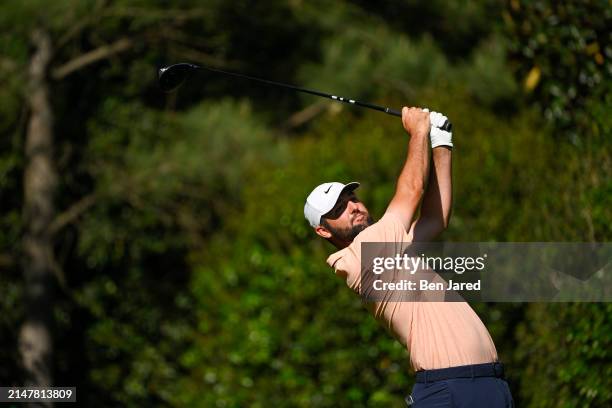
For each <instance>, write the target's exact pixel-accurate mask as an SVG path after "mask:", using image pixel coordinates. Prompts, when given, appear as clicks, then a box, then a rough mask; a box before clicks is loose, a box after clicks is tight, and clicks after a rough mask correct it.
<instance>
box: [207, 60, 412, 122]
mask: <svg viewBox="0 0 612 408" xmlns="http://www.w3.org/2000/svg"><path fill="white" fill-rule="evenodd" d="M196 67H197V68H198V69H205V70H207V71H212V72H218V73H221V74H226V75H232V76H235V77H239V78H244V79H250V80H252V81H257V82H263V83H265V84H268V85H274V86H279V87H282V88H289V89H293V90H294V91H298V92H303V93H307V94H311V95H316V96H322V97H324V98H329V99H332V100H334V101H340V102H344V103H350V104H351V105H357V106H362V107H364V108H369V109H374V110H377V111H380V112H385V113H388V114H389V115H393V116H399V117H401V116H402V113H401V112H399V111H396V110H394V109H391V108H387V107H385V106H380V105H375V104H373V103H368V102H361V101H356V100H354V99H350V98H344V97H342V96H336V95H331V94H327V93H325V92H320V91H315V90H313V89H306V88H301V87H299V86H294V85H288V84H283V83H281V82H275V81H269V80H267V79H261V78H255V77H252V76H249V75H244V74H238V73H235V72H228V71H223V70H220V69H216V68H210V67H205V66H201V65H196Z"/></svg>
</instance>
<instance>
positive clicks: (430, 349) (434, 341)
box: [304, 107, 514, 408]
mask: <svg viewBox="0 0 612 408" xmlns="http://www.w3.org/2000/svg"><path fill="white" fill-rule="evenodd" d="M445 121H446V117H445V116H443V115H442V114H440V113H437V112H431V113H430V112H428V111H427V110H422V109H419V108H407V107H404V108H403V109H402V123H403V126H404V129H405V130H406V131H407V132H408V133H409V134H410V141H409V144H408V157H407V158H406V162H405V163H404V166H403V168H402V170H401V173H400V175H399V178H398V180H397V186H396V189H395V194H394V196H393V198H392V199H391V202H390V203H389V206H388V207H387V210H386V212H385V214H384V215H383V216H382V218H381V219H380V220H379V221H378V222H374V221H373V219H372V217H371V216H370V214H369V212H368V209H367V208H366V207H365V205H364V204H363V203H361V202H360V201H359V200H358V198H357V196H356V195H355V189H356V188H357V187H358V186H359V183H354V182H353V183H348V184H342V183H338V182H331V183H324V184H321V185H319V186H317V187H316V188H315V189H314V190H313V191H312V192H311V193H310V195H309V196H308V198H307V200H306V204H305V206H304V215H305V217H306V219H307V220H308V222H309V223H310V225H311V226H312V227H313V228H314V230H315V232H316V234H317V235H319V236H321V237H323V238H325V239H326V240H328V241H329V242H330V243H331V244H333V245H334V246H335V247H336V248H338V251H337V252H335V253H333V254H331V255H330V256H329V258H328V259H327V263H328V264H329V266H330V267H332V268H333V269H334V271H335V273H336V275H338V276H340V277H341V278H343V279H345V280H346V283H347V285H348V286H349V287H350V288H351V289H353V290H354V291H356V292H357V293H360V292H361V287H360V284H361V278H360V275H361V243H362V242H395V243H399V244H406V243H410V242H417V241H421V242H425V241H431V240H432V239H433V238H435V237H436V236H437V235H438V234H440V233H441V232H442V231H443V230H444V229H445V228H446V226H447V225H448V222H449V218H450V211H451V200H452V191H451V190H452V189H451V151H452V134H451V133H449V132H446V131H444V130H442V129H440V128H441V127H442V125H443V124H444V122H445ZM430 144H431V147H432V150H433V153H432V156H433V166H432V168H431V172H430V168H429V160H430V159H429V157H430V152H429V146H430ZM428 176H429V177H428ZM421 202H422V203H421ZM419 205H420V213H419V214H420V215H419V216H418V218H417V217H415V215H416V214H417V210H418V208H419ZM415 218H416V219H415ZM370 308H371V309H370ZM368 309H370V310H371V311H372V312H373V313H374V316H375V317H376V318H377V319H379V320H381V321H382V322H383V323H384V324H385V326H386V327H388V328H389V329H390V330H391V332H392V333H393V334H394V335H395V337H396V338H397V339H398V340H399V341H400V342H401V343H402V345H404V346H405V347H406V348H407V350H408V352H409V354H410V363H411V366H412V367H413V369H414V370H415V372H416V383H415V385H414V388H413V389H412V394H411V395H409V396H408V397H406V402H407V403H408V405H411V404H414V406H416V407H470V408H479V407H483V408H484V407H487V408H496V407H513V406H514V403H513V400H512V396H511V395H510V390H509V388H508V384H507V383H506V381H505V380H504V379H503V376H504V373H503V366H502V365H501V363H499V361H498V358H497V351H496V350H495V345H494V344H493V340H492V339H491V336H490V335H489V332H488V331H487V329H486V327H485V326H484V324H483V323H482V321H481V320H480V318H479V317H478V316H477V315H476V313H475V312H474V310H472V308H471V307H470V306H469V305H468V304H467V303H466V302H389V301H385V300H383V301H381V302H376V304H375V305H371V306H370V305H369V306H368Z"/></svg>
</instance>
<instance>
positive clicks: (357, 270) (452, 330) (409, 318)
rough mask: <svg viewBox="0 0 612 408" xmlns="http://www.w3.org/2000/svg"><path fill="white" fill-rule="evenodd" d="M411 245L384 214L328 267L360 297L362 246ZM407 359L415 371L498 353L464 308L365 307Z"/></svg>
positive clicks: (382, 303)
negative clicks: (374, 244)
mask: <svg viewBox="0 0 612 408" xmlns="http://www.w3.org/2000/svg"><path fill="white" fill-rule="evenodd" d="M362 242H386V243H394V244H393V245H397V247H398V248H400V247H401V245H402V244H408V243H410V242H411V237H410V236H409V235H408V233H407V232H406V230H405V228H404V225H403V224H402V222H401V221H400V220H399V219H398V218H397V216H395V215H394V214H392V213H386V214H385V215H384V216H383V217H382V218H381V219H380V220H379V221H378V222H376V223H375V224H372V225H371V226H369V227H368V228H366V229H364V230H363V231H361V233H359V235H357V237H355V239H354V240H353V242H352V243H351V244H350V245H349V246H348V247H346V248H344V249H342V250H340V251H338V252H335V253H333V254H331V255H330V256H329V257H328V258H327V263H328V264H329V266H331V267H332V268H333V269H334V271H335V273H336V275H338V276H340V277H343V278H345V279H346V284H347V286H349V287H350V288H351V289H353V290H354V291H355V292H357V293H358V294H360V293H361V243H362ZM367 307H368V310H370V311H371V312H372V313H373V314H374V317H375V318H376V319H377V320H379V321H381V322H383V323H384V324H385V326H386V327H387V328H389V329H390V330H391V332H392V333H393V334H394V336H395V337H396V338H397V339H398V340H399V341H400V342H401V343H402V345H404V346H405V347H406V348H407V350H408V353H409V354H410V363H411V365H412V368H413V369H414V370H415V371H418V370H432V369H437V368H447V367H454V366H461V365H470V364H482V363H490V362H495V361H497V351H496V350H495V345H494V344H493V340H492V339H491V336H490V335H489V332H488V331H487V329H486V327H485V326H484V324H483V323H482V321H481V320H480V318H479V317H478V315H476V313H475V312H474V310H473V309H472V308H471V307H470V305H468V304H467V303H466V302H442V301H439V302H432V301H428V302H418V301H410V302H407V301H404V302H397V301H395V302H392V301H386V300H382V301H380V302H370V303H369V304H367Z"/></svg>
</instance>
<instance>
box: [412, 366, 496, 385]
mask: <svg viewBox="0 0 612 408" xmlns="http://www.w3.org/2000/svg"><path fill="white" fill-rule="evenodd" d="M474 377H497V378H504V365H503V364H502V363H485V364H474V365H464V366H457V367H449V368H440V369H436V370H421V371H417V372H416V382H418V383H427V382H432V381H442V380H450V379H452V378H474Z"/></svg>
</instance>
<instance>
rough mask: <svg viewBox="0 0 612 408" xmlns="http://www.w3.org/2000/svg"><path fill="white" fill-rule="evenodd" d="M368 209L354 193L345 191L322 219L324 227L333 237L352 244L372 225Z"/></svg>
mask: <svg viewBox="0 0 612 408" xmlns="http://www.w3.org/2000/svg"><path fill="white" fill-rule="evenodd" d="M373 223H374V221H373V220H372V217H370V213H369V212H368V209H367V208H366V207H365V206H364V205H363V204H362V203H361V201H359V200H358V199H357V196H355V193H354V192H353V191H344V192H342V194H340V197H339V198H338V202H337V203H336V205H335V206H334V208H332V209H331V210H330V211H329V212H328V213H327V214H325V215H324V216H323V217H322V225H323V227H325V228H326V229H327V230H329V232H330V233H331V234H332V236H333V237H336V238H339V239H341V240H342V241H348V242H352V241H353V239H355V237H356V236H357V234H359V233H360V232H361V231H363V230H364V229H366V228H367V227H369V226H370V225H372V224H373Z"/></svg>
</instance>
